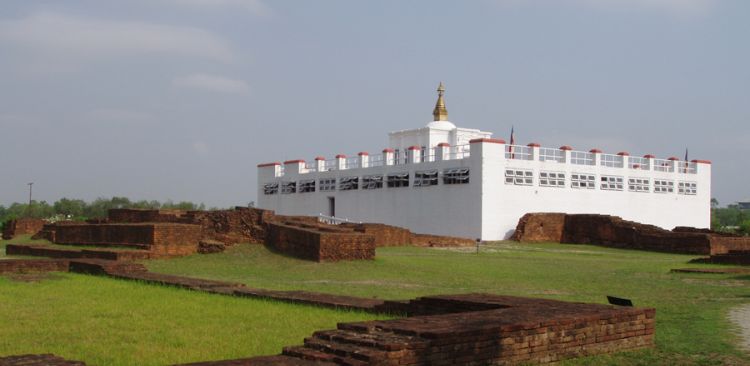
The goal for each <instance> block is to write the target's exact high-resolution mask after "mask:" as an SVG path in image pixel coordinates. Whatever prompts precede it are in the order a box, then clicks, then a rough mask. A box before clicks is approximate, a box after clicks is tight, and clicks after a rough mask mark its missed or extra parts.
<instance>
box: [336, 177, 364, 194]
mask: <svg viewBox="0 0 750 366" xmlns="http://www.w3.org/2000/svg"><path fill="white" fill-rule="evenodd" d="M354 189H359V177H343V178H341V179H339V191H351V190H354Z"/></svg>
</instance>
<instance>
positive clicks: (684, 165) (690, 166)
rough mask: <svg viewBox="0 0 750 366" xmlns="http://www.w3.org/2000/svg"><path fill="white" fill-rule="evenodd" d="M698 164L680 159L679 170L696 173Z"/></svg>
mask: <svg viewBox="0 0 750 366" xmlns="http://www.w3.org/2000/svg"><path fill="white" fill-rule="evenodd" d="M697 165H698V164H696V163H689V162H687V161H680V162H678V164H677V172H678V173H683V174H695V173H697V172H698V171H697V169H696V168H697Z"/></svg>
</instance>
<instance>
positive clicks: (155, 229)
mask: <svg viewBox="0 0 750 366" xmlns="http://www.w3.org/2000/svg"><path fill="white" fill-rule="evenodd" d="M200 239H201V228H200V226H198V225H188V224H171V223H141V224H68V225H58V226H56V227H55V229H54V242H55V243H57V244H69V245H96V246H115V247H129V248H135V249H145V250H149V251H150V252H151V253H153V254H154V257H171V256H180V255H189V254H193V253H195V252H196V251H197V249H198V241H199V240H200Z"/></svg>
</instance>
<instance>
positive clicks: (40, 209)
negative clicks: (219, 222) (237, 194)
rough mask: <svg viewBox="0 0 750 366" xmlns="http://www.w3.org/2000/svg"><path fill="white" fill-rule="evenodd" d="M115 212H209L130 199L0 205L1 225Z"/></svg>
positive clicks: (180, 204) (194, 206) (78, 218)
mask: <svg viewBox="0 0 750 366" xmlns="http://www.w3.org/2000/svg"><path fill="white" fill-rule="evenodd" d="M112 208H143V209H179V210H205V209H206V206H205V205H204V204H203V203H199V204H196V203H193V202H189V201H181V202H172V201H170V200H168V201H165V202H159V201H156V200H151V201H147V200H140V201H131V200H130V199H129V198H127V197H112V198H97V199H95V200H93V201H91V202H86V201H84V200H81V199H70V198H61V199H59V200H57V201H55V202H54V203H52V204H50V203H48V202H47V201H31V203H18V202H16V203H13V204H12V205H10V206H8V207H5V206H3V205H0V223H5V222H6V221H8V220H12V219H17V218H36V219H69V220H76V221H84V220H88V219H95V218H104V217H107V212H108V211H109V210H110V209H112ZM211 209H215V208H211Z"/></svg>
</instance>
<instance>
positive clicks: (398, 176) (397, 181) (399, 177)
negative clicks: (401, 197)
mask: <svg viewBox="0 0 750 366" xmlns="http://www.w3.org/2000/svg"><path fill="white" fill-rule="evenodd" d="M387 179H388V188H395V187H408V186H409V172H404V173H391V174H388V178H387Z"/></svg>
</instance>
